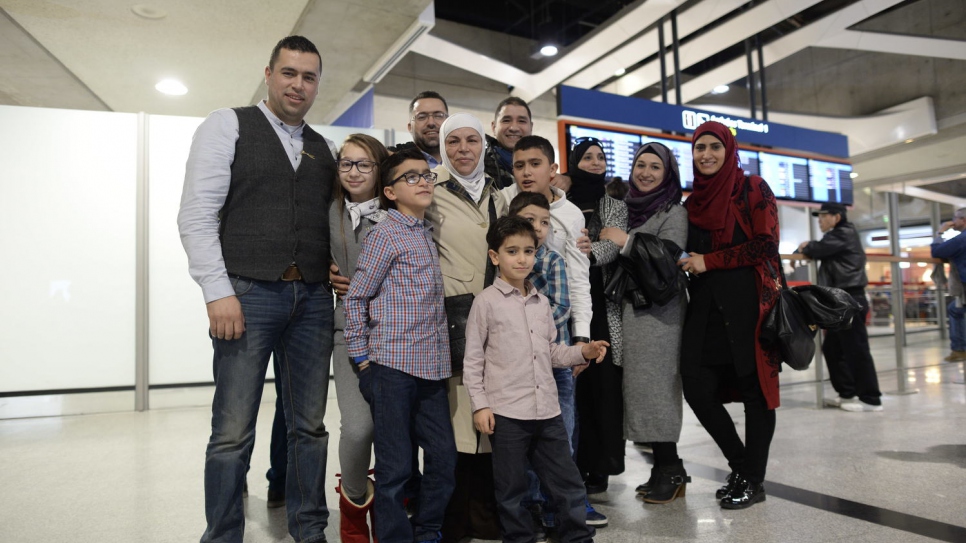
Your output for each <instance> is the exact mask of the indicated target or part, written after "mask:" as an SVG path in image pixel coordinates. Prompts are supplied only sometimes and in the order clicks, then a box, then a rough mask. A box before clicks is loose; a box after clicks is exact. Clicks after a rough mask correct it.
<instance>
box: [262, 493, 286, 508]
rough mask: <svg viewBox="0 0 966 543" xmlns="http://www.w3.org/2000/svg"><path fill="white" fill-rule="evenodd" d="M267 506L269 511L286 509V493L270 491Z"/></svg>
mask: <svg viewBox="0 0 966 543" xmlns="http://www.w3.org/2000/svg"><path fill="white" fill-rule="evenodd" d="M266 505H267V506H268V508H269V509H276V508H278V507H285V491H284V490H272V489H271V488H269V489H268V501H267V502H266Z"/></svg>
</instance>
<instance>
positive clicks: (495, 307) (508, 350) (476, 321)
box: [463, 277, 586, 420]
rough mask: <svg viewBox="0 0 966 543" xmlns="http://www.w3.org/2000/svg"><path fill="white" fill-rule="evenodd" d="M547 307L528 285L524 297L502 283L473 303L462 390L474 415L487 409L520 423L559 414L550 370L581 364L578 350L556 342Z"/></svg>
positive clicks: (494, 284)
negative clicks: (463, 389)
mask: <svg viewBox="0 0 966 543" xmlns="http://www.w3.org/2000/svg"><path fill="white" fill-rule="evenodd" d="M556 337H557V329H556V327H555V326H554V322H553V314H552V312H551V310H550V302H548V301H547V298H546V297H545V296H544V295H543V294H540V293H538V292H537V291H536V290H535V289H534V288H533V286H532V285H530V284H529V283H527V293H526V294H525V295H524V294H523V293H521V292H520V291H519V289H516V288H514V287H512V286H510V285H509V283H507V282H506V281H504V280H503V279H501V278H499V277H498V278H496V280H494V281H493V285H492V286H490V287H487V288H486V289H484V290H483V292H481V293H480V295H479V296H477V297H476V299H475V300H473V308H472V309H471V310H470V316H469V318H468V319H467V321H466V354H465V356H464V358H463V385H464V386H465V387H466V390H467V392H468V393H469V395H470V404H471V406H472V407H473V412H476V411H478V410H480V409H483V408H485V407H489V408H490V409H492V410H493V413H495V414H497V415H501V416H504V417H508V418H512V419H518V420H544V419H549V418H553V417H555V416H557V415H559V414H560V404H559V403H558V402H557V385H556V382H555V381H554V379H553V369H552V368H554V367H558V368H565V367H570V366H577V365H580V364H584V363H585V362H586V361H585V360H584V357H583V355H581V353H580V346H576V345H575V346H565V345H560V344H558V343H555V342H554V340H555V339H556Z"/></svg>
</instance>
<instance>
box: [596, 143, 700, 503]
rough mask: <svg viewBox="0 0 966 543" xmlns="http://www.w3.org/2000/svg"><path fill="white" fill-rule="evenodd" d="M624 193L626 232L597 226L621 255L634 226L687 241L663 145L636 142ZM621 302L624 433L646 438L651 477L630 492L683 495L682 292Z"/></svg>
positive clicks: (660, 498) (673, 166) (665, 498)
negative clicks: (638, 304)
mask: <svg viewBox="0 0 966 543" xmlns="http://www.w3.org/2000/svg"><path fill="white" fill-rule="evenodd" d="M624 201H625V202H626V203H627V226H628V232H627V233H625V232H623V231H621V230H620V229H618V228H606V229H604V230H603V231H601V233H600V238H601V239H609V240H611V241H613V242H614V243H616V244H617V245H618V246H619V247H623V250H622V252H621V254H622V255H623V256H629V250H630V247H631V244H629V243H627V241H628V240H629V239H630V238H631V237H633V235H634V234H635V233H637V232H642V233H646V234H653V235H655V236H657V237H658V238H661V239H666V240H670V241H673V242H674V243H676V244H677V245H678V246H679V247H685V246H686V245H687V237H688V214H687V211H685V210H684V207H683V206H682V205H681V177H680V175H679V173H678V163H677V160H676V159H675V157H674V154H673V153H672V152H671V150H670V149H668V148H667V147H665V146H664V145H661V144H660V143H654V142H650V143H645V144H644V145H642V146H641V148H640V149H638V150H637V153H636V154H635V155H634V162H633V170H632V172H631V183H630V187H629V190H628V193H627V196H625V198H624ZM678 256H679V255H674V257H675V258H677V257H678ZM622 306H623V310H622V313H623V330H624V334H623V335H624V360H623V363H624V385H623V390H624V437H625V438H627V439H628V440H631V441H634V442H645V443H650V444H651V447H652V449H653V450H654V467H653V468H652V469H651V478H650V479H649V480H648V481H647V482H646V483H644V484H642V485H640V486H638V487H637V493H638V495H639V496H641V497H642V498H643V500H644V501H645V502H647V503H668V502H671V501H673V500H674V499H676V498H678V497H679V496H684V491H685V488H686V486H685V485H686V484H687V482H688V481H689V480H690V478H689V477H688V474H687V472H686V471H685V470H684V465H683V464H682V462H681V458H680V457H679V456H678V452H677V441H678V439H679V438H680V437H681V418H682V403H683V402H682V393H681V371H680V356H679V354H680V351H681V330H682V329H683V326H684V316H685V312H686V310H687V299H686V297H685V295H684V293H683V292H682V293H681V294H678V295H677V297H675V298H674V299H673V300H671V301H670V302H668V303H667V304H666V305H664V306H658V305H656V304H654V305H651V306H650V307H647V308H635V307H634V305H633V304H632V303H630V302H629V301H628V300H625V301H624V303H623V304H622Z"/></svg>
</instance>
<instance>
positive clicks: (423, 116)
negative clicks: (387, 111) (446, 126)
mask: <svg viewBox="0 0 966 543" xmlns="http://www.w3.org/2000/svg"><path fill="white" fill-rule="evenodd" d="M430 117H432V118H433V120H434V121H436V122H440V123H441V122H443V121H445V120H446V118H447V117H449V113H445V112H442V111H437V112H435V113H426V112H425V111H424V112H423V113H417V114H416V115H414V116H413V120H415V121H419V122H421V123H424V122H426V121H428V120H429V118H430Z"/></svg>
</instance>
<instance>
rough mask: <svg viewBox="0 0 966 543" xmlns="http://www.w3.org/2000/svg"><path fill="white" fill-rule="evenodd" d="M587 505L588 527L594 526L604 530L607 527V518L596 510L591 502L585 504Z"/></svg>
mask: <svg viewBox="0 0 966 543" xmlns="http://www.w3.org/2000/svg"><path fill="white" fill-rule="evenodd" d="M584 503H585V504H586V505H587V526H593V527H594V528H603V527H604V526H607V517H606V516H604V515H602V514H601V513H598V512H597V510H596V509H594V506H593V505H590V502H584Z"/></svg>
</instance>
